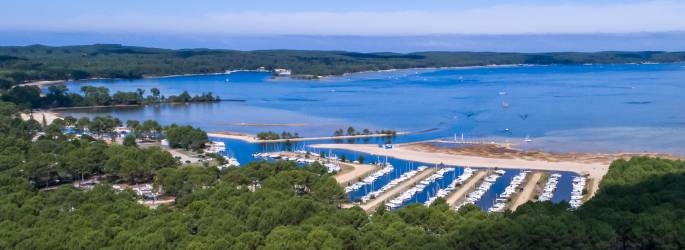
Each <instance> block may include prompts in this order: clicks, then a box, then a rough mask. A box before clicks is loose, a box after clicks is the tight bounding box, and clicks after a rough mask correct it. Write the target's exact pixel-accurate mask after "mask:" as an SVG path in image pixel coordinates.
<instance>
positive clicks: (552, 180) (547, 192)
mask: <svg viewBox="0 0 685 250" xmlns="http://www.w3.org/2000/svg"><path fill="white" fill-rule="evenodd" d="M560 178H561V174H557V173H554V174H551V175H550V176H549V179H547V183H545V187H544V188H543V189H542V194H541V195H540V198H538V200H539V201H549V200H552V196H554V191H555V190H557V186H558V185H559V179H560Z"/></svg>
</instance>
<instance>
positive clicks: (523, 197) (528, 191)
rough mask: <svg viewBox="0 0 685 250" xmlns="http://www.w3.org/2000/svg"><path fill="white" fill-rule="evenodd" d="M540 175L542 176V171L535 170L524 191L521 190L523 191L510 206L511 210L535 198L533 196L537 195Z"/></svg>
mask: <svg viewBox="0 0 685 250" xmlns="http://www.w3.org/2000/svg"><path fill="white" fill-rule="evenodd" d="M540 177H542V173H541V172H535V173H533V175H531V176H530V178H529V179H528V182H526V186H524V187H523V191H521V193H520V194H519V195H518V196H517V197H516V200H515V201H514V202H513V203H512V204H511V206H510V207H509V209H510V210H511V211H516V208H518V207H519V206H521V205H523V204H524V203H526V202H528V201H529V200H531V199H532V198H533V196H535V187H537V183H538V181H539V180H540Z"/></svg>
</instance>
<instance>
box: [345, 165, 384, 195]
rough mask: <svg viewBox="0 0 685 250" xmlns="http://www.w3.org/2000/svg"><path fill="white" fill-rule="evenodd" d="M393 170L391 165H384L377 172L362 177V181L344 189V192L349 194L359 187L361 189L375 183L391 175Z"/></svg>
mask: <svg viewBox="0 0 685 250" xmlns="http://www.w3.org/2000/svg"><path fill="white" fill-rule="evenodd" d="M394 169H395V168H394V167H393V166H392V164H385V165H383V168H381V169H380V170H378V171H376V172H373V173H371V174H370V175H369V176H367V177H364V179H362V180H361V181H359V182H357V183H354V184H352V185H349V186H347V187H345V192H346V193H349V192H353V191H357V190H359V189H360V188H361V187H363V186H364V185H368V184H371V183H373V182H374V181H376V180H377V179H378V178H380V177H381V176H384V175H386V174H389V173H391V172H392V171H393V170H394Z"/></svg>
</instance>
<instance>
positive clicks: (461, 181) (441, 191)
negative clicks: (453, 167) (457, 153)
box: [423, 168, 475, 206]
mask: <svg viewBox="0 0 685 250" xmlns="http://www.w3.org/2000/svg"><path fill="white" fill-rule="evenodd" d="M474 173H475V171H474V170H473V169H471V168H465V169H464V173H463V174H461V175H460V176H459V177H457V178H456V179H454V180H453V181H452V182H451V183H450V184H449V185H447V187H445V188H442V189H439V190H438V192H437V193H436V194H435V196H433V197H431V198H429V199H428V200H427V201H426V202H424V203H423V204H424V205H426V206H430V204H433V202H434V201H435V200H436V199H438V198H445V197H447V195H448V194H449V193H450V192H452V191H454V189H455V188H456V187H457V185H463V184H464V182H466V180H468V179H469V178H471V176H473V174H474Z"/></svg>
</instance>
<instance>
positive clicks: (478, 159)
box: [312, 144, 609, 195]
mask: <svg viewBox="0 0 685 250" xmlns="http://www.w3.org/2000/svg"><path fill="white" fill-rule="evenodd" d="M312 147H315V148H332V149H345V150H352V151H358V152H364V153H368V154H374V155H387V156H389V157H394V158H397V159H402V160H408V161H416V162H423V163H427V164H440V163H443V164H447V165H456V166H463V167H477V168H505V169H531V170H542V171H570V172H574V173H578V174H580V175H588V176H589V178H591V179H594V180H601V179H602V177H604V175H605V174H606V173H607V171H608V169H609V164H608V163H606V162H601V161H600V162H588V161H582V162H581V161H574V160H573V159H555V160H550V159H536V158H525V159H524V158H517V157H511V158H495V157H492V156H488V155H487V154H483V156H476V155H469V154H459V153H455V152H431V151H419V150H417V149H416V148H412V146H411V145H395V147H393V148H392V149H383V148H379V147H378V146H376V145H368V144H317V145H312ZM593 186H594V188H592V195H594V193H595V192H596V191H597V189H598V186H599V181H595V182H593Z"/></svg>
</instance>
